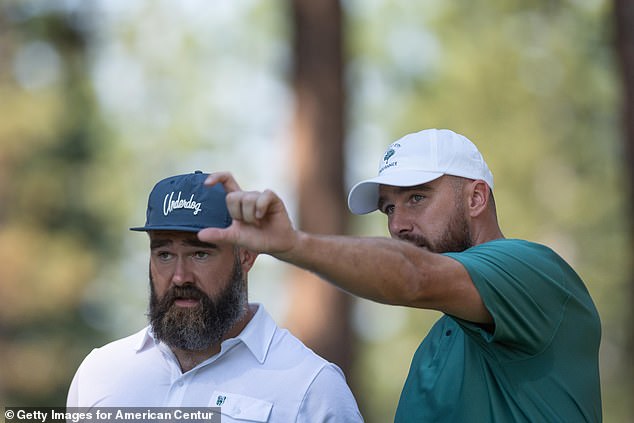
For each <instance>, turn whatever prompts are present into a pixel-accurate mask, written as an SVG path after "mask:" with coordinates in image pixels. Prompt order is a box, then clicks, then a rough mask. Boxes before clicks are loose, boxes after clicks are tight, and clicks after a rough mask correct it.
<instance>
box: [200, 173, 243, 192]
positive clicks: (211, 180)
mask: <svg viewBox="0 0 634 423" xmlns="http://www.w3.org/2000/svg"><path fill="white" fill-rule="evenodd" d="M217 183H221V184H222V186H224V187H225V191H227V192H234V191H241V188H240V185H238V182H237V181H236V179H235V178H234V177H233V175H232V174H231V172H213V173H210V174H209V176H208V177H207V179H205V185H206V186H212V185H215V184H217Z"/></svg>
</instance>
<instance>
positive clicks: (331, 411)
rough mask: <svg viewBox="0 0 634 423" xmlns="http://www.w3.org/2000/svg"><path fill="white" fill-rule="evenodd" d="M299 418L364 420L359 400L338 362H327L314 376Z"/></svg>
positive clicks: (318, 422)
mask: <svg viewBox="0 0 634 423" xmlns="http://www.w3.org/2000/svg"><path fill="white" fill-rule="evenodd" d="M297 422H298V423H326V422H328V423H335V422H350V423H356V422H363V417H361V413H360V411H359V408H358V407H357V403H356V400H355V399H354V396H353V395H352V392H351V391H350V388H349V387H348V385H347V384H346V380H345V377H344V375H343V372H342V371H341V370H340V369H339V368H338V367H337V366H335V365H333V364H328V365H325V366H324V367H323V368H322V369H321V370H320V371H319V373H318V374H317V375H316V376H315V379H314V380H313V382H312V383H311V385H310V387H309V388H308V390H307V391H306V395H305V396H304V400H303V401H302V404H301V406H300V409H299V414H298V416H297Z"/></svg>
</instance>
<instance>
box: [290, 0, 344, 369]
mask: <svg viewBox="0 0 634 423" xmlns="http://www.w3.org/2000/svg"><path fill="white" fill-rule="evenodd" d="M291 7H292V27H293V35H294V38H293V59H294V67H293V82H292V86H293V89H294V93H295V119H294V127H293V129H294V132H293V139H294V153H293V157H294V160H295V172H296V175H297V184H296V187H295V190H296V195H297V201H298V222H297V225H298V227H299V228H300V229H302V230H306V231H309V232H313V233H324V234H341V233H344V232H346V219H347V212H346V209H345V202H344V201H343V199H344V197H345V195H344V181H343V169H344V154H343V150H344V148H343V145H344V144H343V143H344V138H345V134H344V132H345V128H344V126H345V125H344V121H345V113H344V109H345V107H344V104H345V101H344V90H343V66H344V63H343V40H342V33H343V30H342V13H341V7H340V4H339V1H338V0H326V1H319V2H315V1H312V0H293V1H291ZM290 279H291V280H292V283H291V285H290V286H291V291H292V294H291V299H290V305H289V311H288V315H287V326H288V328H289V329H290V330H291V331H292V332H293V333H294V334H295V335H296V336H298V337H299V338H300V339H302V340H303V341H304V342H305V343H306V344H307V345H308V346H309V347H310V348H312V349H313V350H315V351H316V352H317V353H318V354H321V355H322V356H324V357H326V358H327V359H328V360H330V361H333V362H335V363H337V364H338V365H339V366H340V367H341V368H342V369H343V370H344V372H345V373H346V374H348V375H349V373H350V364H351V359H352V353H353V337H352V334H351V326H350V304H351V298H350V295H349V294H347V293H345V292H343V291H341V290H338V289H337V288H334V287H333V286H332V285H330V284H328V283H327V282H325V281H323V280H321V279H319V277H318V276H316V275H314V274H311V273H308V272H304V271H302V270H299V269H293V270H291V274H290Z"/></svg>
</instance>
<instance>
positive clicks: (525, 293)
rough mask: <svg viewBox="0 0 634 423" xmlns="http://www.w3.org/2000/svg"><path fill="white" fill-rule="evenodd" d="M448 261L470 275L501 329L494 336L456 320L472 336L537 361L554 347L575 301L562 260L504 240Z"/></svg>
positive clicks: (541, 249)
mask: <svg viewBox="0 0 634 423" xmlns="http://www.w3.org/2000/svg"><path fill="white" fill-rule="evenodd" d="M447 255H448V256H450V257H452V258H454V259H455V260H457V261H459V262H460V263H461V264H462V265H463V266H464V267H465V268H466V269H467V272H468V273H469V275H470V276H471V279H472V281H473V283H474V285H475V286H476V288H477V289H478V291H479V293H480V296H481V298H482V301H483V302H484V305H485V306H486V308H487V309H488V310H489V312H490V313H491V315H492V316H493V320H494V323H495V331H494V332H493V334H492V335H491V334H489V333H487V332H485V331H484V330H483V329H482V328H480V327H479V326H477V325H475V324H472V323H469V322H465V321H461V320H459V319H456V321H457V322H458V323H459V324H460V325H461V326H462V327H463V328H465V329H466V330H467V334H470V335H473V334H477V335H479V338H480V341H481V342H482V341H484V342H486V343H489V344H490V343H497V344H503V345H507V346H508V347H510V348H509V354H517V353H520V354H528V355H534V354H537V353H538V352H540V351H542V350H543V349H544V348H545V347H546V346H547V345H548V344H549V343H550V341H551V340H552V338H553V336H554V334H555V333H556V331H557V328H558V327H559V325H560V324H561V322H562V320H563V316H564V312H565V307H566V302H567V301H568V299H569V298H570V294H569V292H568V290H567V287H566V280H567V275H564V272H563V270H562V268H563V267H562V263H564V262H563V260H562V259H561V258H560V257H559V256H558V255H557V254H555V253H554V252H553V251H552V250H550V249H549V248H547V247H545V246H542V245H539V244H534V243H530V242H526V241H520V240H500V241H493V242H489V243H486V244H482V245H479V246H476V247H473V248H471V249H469V250H467V251H465V252H463V253H448V254H447ZM566 267H567V266H566ZM509 358H511V357H509ZM514 358H516V357H514Z"/></svg>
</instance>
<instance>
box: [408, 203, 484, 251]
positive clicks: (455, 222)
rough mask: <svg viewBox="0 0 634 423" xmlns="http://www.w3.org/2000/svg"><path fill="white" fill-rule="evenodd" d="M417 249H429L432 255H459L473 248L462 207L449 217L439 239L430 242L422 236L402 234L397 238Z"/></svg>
mask: <svg viewBox="0 0 634 423" xmlns="http://www.w3.org/2000/svg"><path fill="white" fill-rule="evenodd" d="M399 238H400V239H402V240H404V241H408V242H411V243H412V244H415V245H417V246H419V247H424V248H427V249H429V251H431V252H433V253H459V252H461V251H464V250H466V249H468V248H471V247H473V242H472V241H471V231H470V230H469V225H468V224H467V220H466V219H465V218H464V213H463V209H462V207H460V208H458V209H457V210H456V212H455V213H454V214H453V216H451V219H450V220H449V224H448V225H447V229H446V230H445V232H444V233H443V234H442V236H441V237H440V239H438V240H435V241H431V240H429V239H428V238H427V237H425V236H423V235H413V234H403V235H402V236H400V237H399Z"/></svg>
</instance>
